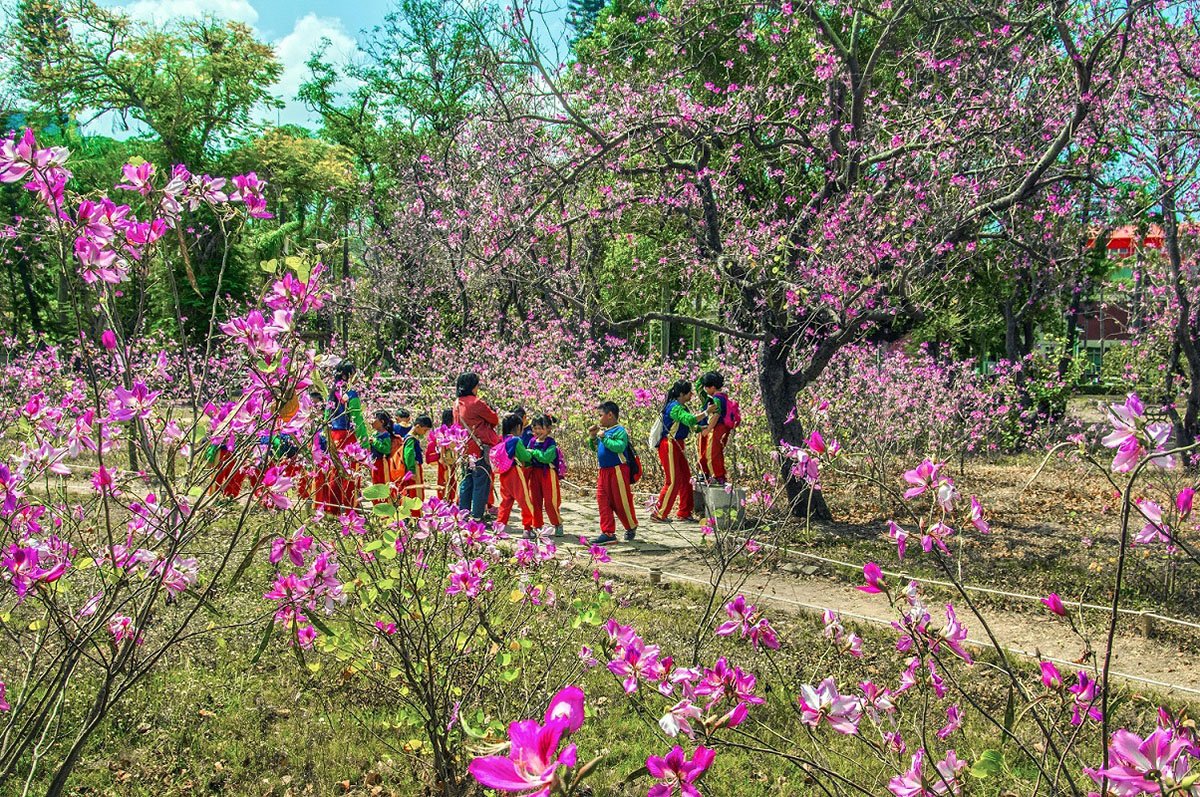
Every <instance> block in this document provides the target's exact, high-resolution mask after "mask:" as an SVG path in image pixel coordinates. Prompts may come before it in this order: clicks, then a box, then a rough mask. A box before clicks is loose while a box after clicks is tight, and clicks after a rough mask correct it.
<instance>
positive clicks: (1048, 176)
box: [397, 2, 1146, 511]
mask: <svg viewBox="0 0 1200 797" xmlns="http://www.w3.org/2000/svg"><path fill="white" fill-rule="evenodd" d="M1145 6H1146V4H1145V3H1134V4H1129V5H1125V4H1119V3H1103V4H1099V5H1096V6H1094V7H1090V8H1088V9H1084V10H1082V12H1081V13H1080V14H1079V15H1071V14H1069V13H1068V12H1067V10H1066V9H1065V8H1064V7H1062V6H1057V7H1046V6H1037V7H1034V6H1025V5H1022V4H1009V3H996V4H993V5H992V6H988V7H986V8H984V7H981V6H979V5H978V4H968V5H965V6H963V7H962V8H960V9H957V11H956V13H952V14H941V13H939V14H933V15H929V14H926V13H924V9H923V7H922V6H921V4H920V3H909V2H906V3H899V4H891V5H889V7H887V8H883V9H876V8H874V7H871V8H867V7H865V6H864V7H862V8H859V7H857V6H854V5H853V4H851V5H849V6H844V7H838V8H837V9H834V8H831V7H826V6H824V5H821V4H817V3H801V4H792V3H786V4H784V5H783V6H782V7H768V6H762V7H755V6H750V7H747V6H744V5H740V4H737V5H727V4H726V5H723V4H716V5H714V4H692V3H681V4H678V5H671V6H668V7H666V8H663V9H653V8H647V9H645V10H644V11H636V10H633V9H629V10H628V12H627V13H620V14H613V15H611V16H610V19H609V21H608V22H607V23H604V24H602V25H601V26H600V28H599V29H598V31H597V32H596V33H595V34H593V36H592V37H591V39H589V40H588V43H587V45H586V46H582V45H581V52H582V53H583V55H582V57H581V59H580V61H579V62H577V63H575V64H573V65H571V66H570V67H560V66H559V65H556V64H553V63H552V64H547V63H545V62H544V61H543V60H542V58H541V56H540V54H539V53H538V52H537V50H536V48H535V46H534V44H533V43H534V42H536V41H537V40H538V38H537V36H536V35H534V31H533V30H532V27H533V24H534V23H533V22H532V21H531V19H532V15H531V14H530V13H529V12H530V9H529V8H528V7H526V6H522V7H520V8H518V10H517V12H516V13H515V15H514V17H513V19H512V20H511V22H509V23H507V24H506V25H505V32H506V33H507V34H508V35H507V37H506V38H505V39H504V46H503V47H502V48H501V49H500V50H498V52H497V55H496V61H497V63H499V64H502V65H507V66H509V67H514V66H515V67H519V68H521V69H522V70H524V72H525V73H526V74H527V75H528V77H527V78H525V79H521V80H516V79H514V78H513V77H512V75H511V69H510V70H509V71H507V72H504V73H497V75H496V77H494V78H493V82H492V83H491V84H490V85H491V88H492V89H493V92H494V93H493V95H492V97H491V104H490V105H489V106H488V107H487V109H486V110H485V111H483V112H482V113H480V114H479V115H478V116H477V117H476V118H475V119H474V120H473V121H472V123H471V125H470V126H469V127H468V128H466V130H465V131H464V133H463V134H462V135H461V136H460V137H459V139H458V147H457V152H456V157H457V160H451V159H446V160H445V161H444V162H438V163H428V162H422V163H418V164H417V165H416V174H417V178H416V179H417V180H419V181H421V182H422V183H423V184H424V185H426V186H427V190H425V191H424V192H423V194H422V196H421V198H420V200H419V202H418V203H417V204H416V205H414V206H413V207H414V208H416V209H417V213H416V214H415V215H414V216H413V217H412V218H411V219H410V220H409V223H413V222H415V221H416V220H417V219H420V220H421V221H422V222H428V221H432V222H433V225H434V227H435V229H438V230H442V231H444V232H443V233H442V234H441V240H440V241H437V244H438V245H439V246H440V247H442V248H443V249H444V251H446V252H447V255H446V256H447V257H448V258H451V259H452V260H453V261H454V262H457V263H461V264H462V265H460V266H458V267H456V269H455V272H454V273H455V274H456V275H457V277H458V278H459V279H461V278H462V277H463V276H467V277H470V279H472V280H482V281H483V283H484V284H487V285H493V286H494V285H497V284H498V283H499V284H501V285H505V284H508V285H515V284H519V285H520V286H522V287H521V291H520V292H521V293H528V294H530V295H533V296H538V297H540V299H541V300H542V301H541V305H542V307H543V308H546V309H548V310H549V311H550V312H552V313H557V314H559V315H567V316H571V317H577V318H580V319H586V320H588V321H590V322H592V323H593V325H594V327H595V329H597V330H599V331H607V332H621V331H625V330H629V329H634V328H637V327H640V326H642V325H644V324H647V323H650V322H654V321H666V322H671V323H681V324H688V325H692V326H694V327H700V328H705V329H711V330H713V331H715V332H717V333H718V334H720V335H726V336H731V337H734V338H737V339H742V340H747V341H750V342H752V343H753V344H754V345H755V346H756V347H757V353H756V365H757V371H758V382H759V389H760V391H761V393H762V400H763V407H764V411H765V412H766V415H767V419H768V422H769V426H770V430H771V434H772V435H773V436H774V437H775V438H776V439H778V440H782V441H785V442H788V443H790V444H793V445H795V444H799V443H801V442H802V441H803V439H804V430H803V428H802V424H801V423H800V422H799V421H798V419H797V418H796V413H795V397H796V395H797V393H798V392H799V391H800V390H802V389H803V388H804V387H805V386H806V385H808V384H810V383H811V382H812V381H813V380H814V379H816V378H817V377H818V376H819V375H820V374H821V372H822V371H823V370H824V368H825V367H826V365H827V364H828V363H829V361H830V360H831V358H832V357H833V356H834V355H835V354H836V353H837V352H838V351H839V350H840V349H842V348H843V347H844V346H846V345H849V344H851V343H854V342H856V341H861V340H865V339H871V338H878V337H880V336H888V335H892V334H896V333H897V332H899V331H901V330H902V329H904V327H905V325H906V324H907V323H909V322H910V321H911V320H912V319H913V318H916V317H918V316H919V315H920V313H921V310H922V300H921V295H922V291H921V290H920V289H921V288H922V287H923V286H926V285H929V284H935V283H936V282H937V281H939V280H945V279H949V278H950V276H949V275H952V274H954V273H955V272H956V269H958V268H959V267H960V266H961V265H962V264H963V263H964V262H965V261H967V260H969V259H970V258H971V257H972V252H973V250H974V249H975V243H974V240H975V239H976V238H977V237H978V235H979V233H980V231H981V230H982V229H983V228H984V227H985V226H986V225H988V224H989V223H991V221H992V220H993V219H995V218H996V217H998V216H1001V215H1003V214H1006V213H1009V212H1012V211H1015V210H1016V209H1018V208H1019V207H1021V206H1023V205H1026V204H1029V203H1031V202H1043V201H1045V199H1046V196H1047V194H1048V192H1052V191H1053V189H1054V187H1055V186H1058V185H1059V184H1060V183H1061V182H1062V181H1064V180H1067V179H1070V178H1071V177H1072V176H1074V175H1075V174H1076V173H1077V170H1076V169H1075V167H1074V166H1073V165H1072V163H1071V162H1070V160H1067V159H1064V157H1063V156H1064V153H1066V152H1067V151H1068V147H1069V146H1070V145H1071V143H1072V141H1073V140H1074V138H1075V136H1076V134H1077V132H1078V131H1079V129H1080V127H1081V124H1082V123H1083V121H1084V120H1085V119H1087V118H1088V117H1089V114H1090V112H1091V108H1092V105H1093V102H1092V98H1093V97H1094V96H1095V95H1096V94H1097V93H1098V92H1101V91H1103V90H1104V87H1106V86H1109V85H1110V84H1111V82H1112V81H1113V80H1115V78H1116V77H1117V76H1118V75H1119V74H1120V73H1121V70H1122V68H1123V66H1122V65H1123V58H1124V50H1123V49H1122V47H1121V46H1120V42H1121V35H1122V33H1123V32H1126V31H1128V30H1129V29H1130V26H1131V25H1132V23H1133V22H1134V20H1135V19H1137V18H1138V16H1139V15H1140V14H1141V13H1142V12H1143V10H1144V8H1145ZM1047 31H1049V32H1050V35H1048V36H1047V35H1045V33H1046V32H1047ZM1063 53H1066V54H1067V55H1068V57H1066V58H1064V57H1063ZM784 86H787V87H788V88H787V90H784V89H783V88H782V87H784ZM1031 86H1036V87H1037V91H1026V90H1024V89H1022V88H1021V87H1031ZM1000 120H1003V123H1001V122H1000ZM402 222H403V220H398V222H397V223H402ZM618 222H619V223H620V227H619V228H618V227H617V226H616V225H617V224H618ZM620 229H633V230H636V231H637V232H636V233H634V234H632V235H630V234H628V233H622V232H619V231H618V230H620ZM637 238H644V239H646V240H649V241H651V242H652V245H651V246H650V251H651V252H653V253H654V258H655V259H654V262H652V263H649V264H645V265H644V266H642V268H644V269H646V271H645V275H644V277H640V276H639V275H638V270H637V269H636V268H634V269H632V270H631V276H630V277H628V278H629V279H634V280H638V279H643V278H644V279H646V280H649V281H651V282H652V283H653V284H655V285H656V286H657V285H661V284H664V281H663V280H660V279H656V278H657V277H658V276H660V275H663V274H666V275H669V279H668V280H667V281H666V288H665V291H664V294H665V295H664V301H663V304H662V305H661V306H660V307H659V308H658V309H654V310H650V311H646V312H640V313H638V314H636V315H634V316H632V317H628V316H627V317H621V316H620V315H619V314H614V313H613V312H612V307H611V306H606V304H605V301H604V299H603V295H604V294H605V293H606V292H609V291H611V290H612V288H611V287H610V285H609V284H608V283H607V282H605V281H598V280H599V279H600V278H601V277H609V278H611V279H612V280H614V281H617V280H622V279H626V277H624V276H623V275H622V276H617V277H613V276H612V275H613V273H614V272H612V271H606V270H604V269H602V268H599V265H600V264H602V263H604V262H605V260H606V259H608V258H612V257H614V256H616V255H617V253H618V252H619V248H618V243H619V242H621V241H622V240H633V239H637ZM622 262H625V263H628V261H622ZM640 262H641V261H640V259H635V261H634V263H635V264H640ZM464 269H465V272H464ZM618 271H619V270H618ZM672 280H674V283H673V284H672V282H671V281H672ZM706 291H711V295H712V296H713V297H714V299H715V301H714V302H713V303H711V305H710V307H711V310H710V312H701V313H695V312H688V311H687V310H693V309H694V308H686V309H685V305H686V302H685V301H684V300H683V297H684V296H688V297H690V296H692V295H694V294H696V293H697V292H699V293H704V292H706ZM655 293H657V291H656V292H655ZM651 295H653V294H651ZM702 307H703V305H702ZM786 483H787V485H788V489H789V495H790V496H791V500H792V504H793V507H794V508H796V510H797V511H800V508H801V507H804V506H810V505H812V506H814V507H816V509H817V510H818V511H819V510H820V509H821V507H822V504H821V502H820V501H819V500H818V501H815V502H812V501H808V500H807V498H806V492H805V488H804V485H803V484H802V483H801V482H799V481H796V480H794V479H791V478H790V477H789V478H787V479H786Z"/></svg>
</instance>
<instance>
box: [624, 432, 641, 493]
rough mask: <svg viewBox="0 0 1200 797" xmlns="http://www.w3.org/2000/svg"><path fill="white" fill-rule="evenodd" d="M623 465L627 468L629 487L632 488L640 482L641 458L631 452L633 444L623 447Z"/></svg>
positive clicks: (634, 452)
mask: <svg viewBox="0 0 1200 797" xmlns="http://www.w3.org/2000/svg"><path fill="white" fill-rule="evenodd" d="M625 464H627V465H628V466H629V485H630V486H631V487H632V486H633V485H635V484H637V483H638V482H640V481H641V480H642V458H641V457H639V456H638V455H637V452H636V451H634V450H633V442H632V441H630V442H629V443H627V444H626V445H625Z"/></svg>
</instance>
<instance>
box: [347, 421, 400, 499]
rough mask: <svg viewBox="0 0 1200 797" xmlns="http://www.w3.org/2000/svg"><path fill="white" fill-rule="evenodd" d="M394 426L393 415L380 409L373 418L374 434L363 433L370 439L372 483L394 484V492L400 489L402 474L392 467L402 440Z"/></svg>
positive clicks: (366, 438) (368, 447)
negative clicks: (394, 430) (395, 431)
mask: <svg viewBox="0 0 1200 797" xmlns="http://www.w3.org/2000/svg"><path fill="white" fill-rule="evenodd" d="M394 426H395V424H394V423H393V422H392V416H391V415H388V414H387V413H386V412H384V411H383V410H380V411H379V412H376V413H375V415H374V416H373V417H372V418H371V431H372V432H373V434H371V435H370V436H369V437H368V436H367V435H366V434H364V435H363V439H365V440H367V441H368V442H367V449H368V450H369V451H370V453H371V484H390V485H392V486H393V492H395V491H397V490H399V477H400V475H401V474H398V473H395V472H394V468H393V467H392V463H393V462H394V460H395V456H394V455H395V453H396V450H397V448H398V447H399V446H400V442H401V440H400V438H399V437H397V436H396V435H395V433H394V432H393V431H392V430H393V428H394ZM356 434H357V431H356ZM381 500H383V499H377V500H376V501H375V503H377V504H378V503H379V502H380V501H381Z"/></svg>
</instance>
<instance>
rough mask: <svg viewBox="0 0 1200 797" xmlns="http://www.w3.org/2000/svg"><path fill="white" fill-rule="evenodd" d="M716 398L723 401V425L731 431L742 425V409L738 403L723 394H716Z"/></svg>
mask: <svg viewBox="0 0 1200 797" xmlns="http://www.w3.org/2000/svg"><path fill="white" fill-rule="evenodd" d="M717 395H718V396H720V397H721V398H723V399H725V421H724V423H725V425H726V426H727V427H729V428H730V429H731V430H732V429H736V428H738V427H739V426H741V425H742V408H741V407H739V406H738V403H737V402H736V401H734V400H733V399H731V398H730V397H729V396H727V395H726V394H724V393H718V394H717Z"/></svg>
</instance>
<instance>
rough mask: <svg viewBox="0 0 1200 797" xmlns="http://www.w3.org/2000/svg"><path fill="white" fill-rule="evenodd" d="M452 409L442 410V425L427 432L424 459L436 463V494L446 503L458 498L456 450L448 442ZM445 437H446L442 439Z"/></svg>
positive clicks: (452, 414)
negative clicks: (427, 440)
mask: <svg viewBox="0 0 1200 797" xmlns="http://www.w3.org/2000/svg"><path fill="white" fill-rule="evenodd" d="M453 425H454V410H442V425H441V426H439V427H438V428H437V429H435V430H433V431H432V432H430V433H429V445H428V446H426V448H425V461H426V462H428V463H430V464H433V463H437V485H438V488H437V495H438V498H440V499H442V500H443V501H445V502H447V503H454V502H455V501H457V500H458V451H457V450H455V448H454V447H453V446H452V445H450V443H449V439H448V438H449V436H450V434H449V432H450V427H451V426H453ZM443 438H446V439H443Z"/></svg>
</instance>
